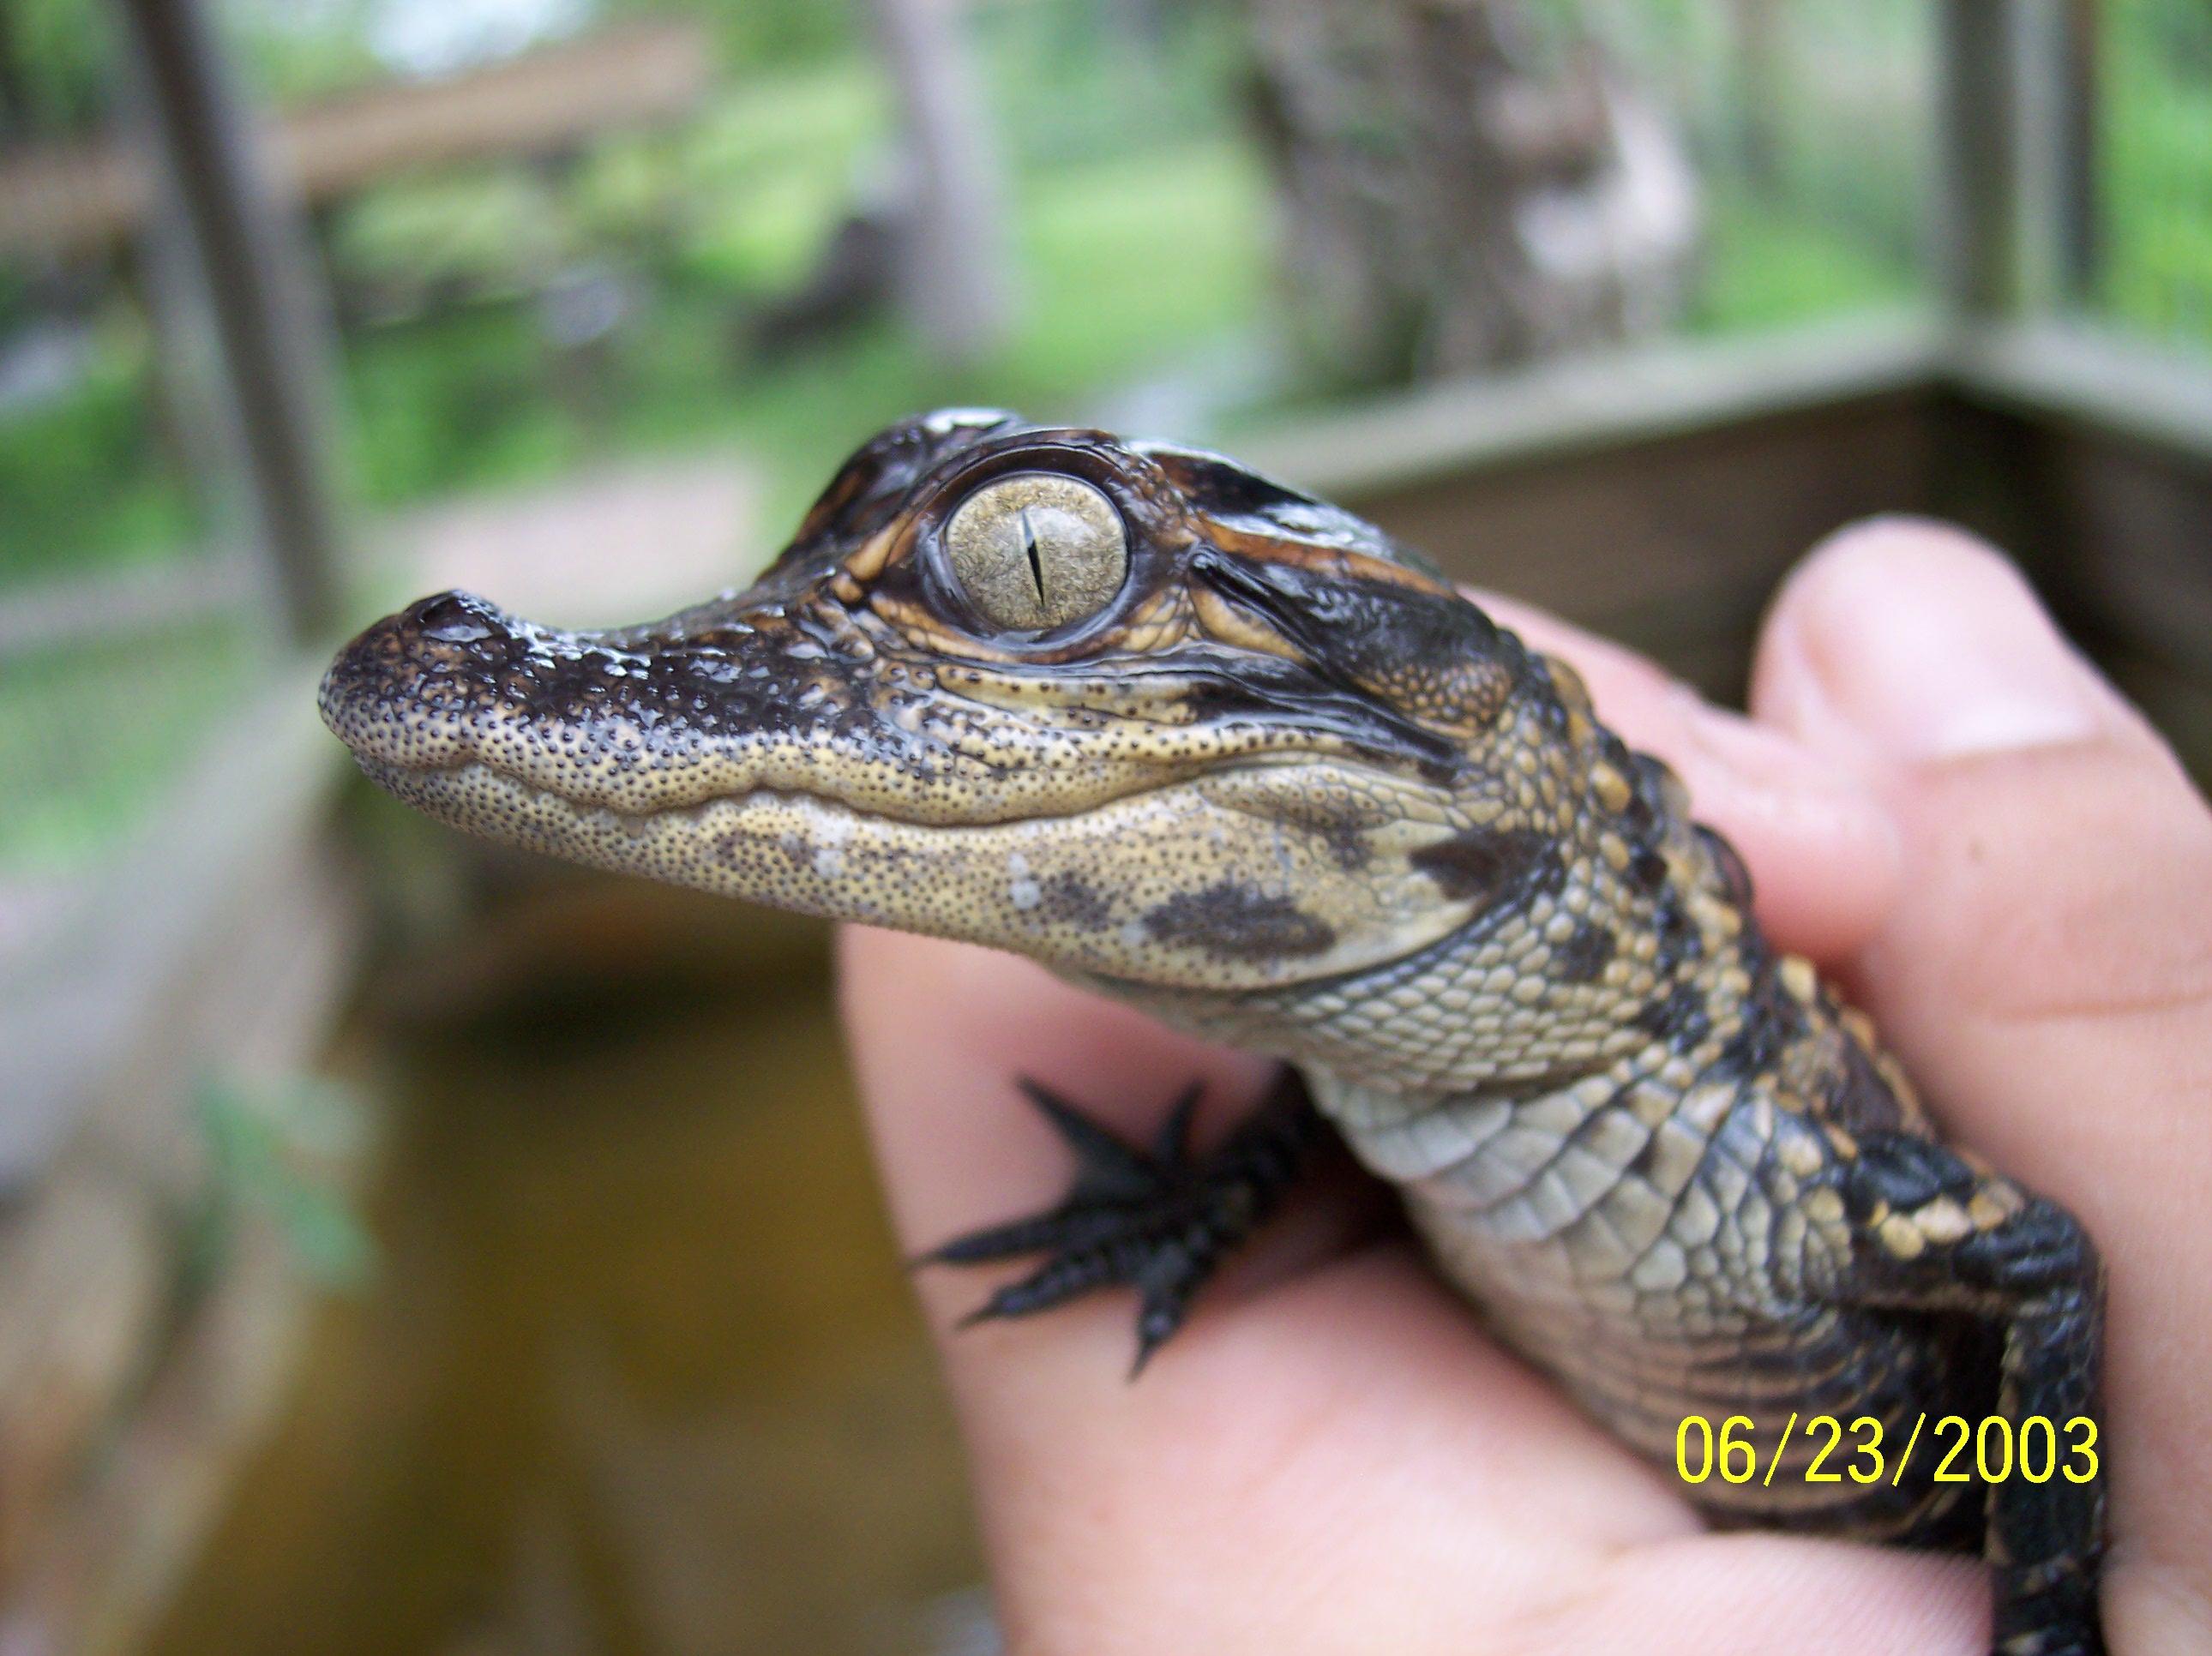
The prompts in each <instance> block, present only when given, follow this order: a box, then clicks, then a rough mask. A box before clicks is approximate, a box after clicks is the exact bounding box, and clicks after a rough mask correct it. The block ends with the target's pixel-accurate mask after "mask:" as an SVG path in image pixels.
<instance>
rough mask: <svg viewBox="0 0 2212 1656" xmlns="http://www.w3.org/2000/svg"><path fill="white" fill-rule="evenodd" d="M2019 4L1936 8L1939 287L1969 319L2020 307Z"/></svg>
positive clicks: (2005, 0) (1985, 0)
mask: <svg viewBox="0 0 2212 1656" xmlns="http://www.w3.org/2000/svg"><path fill="white" fill-rule="evenodd" d="M2013 17H2014V12H2013V7H2012V3H2011V0H1938V4H1937V5H1936V76H1937V98H1936V173H1937V178H1936V281H1937V284H1938V286H1939V288H1940V289H1941V291H1942V295H1943V298H1944V300H1945V301H1946V302H1947V303H1948V306H1950V308H1951V310H1952V311H1953V312H1954V314H1955V315H1957V316H1958V317H1959V318H1961V319H1970V318H1971V319H1975V320H1987V319H1990V318H1996V317H2000V316H2005V315H2009V314H2011V313H2012V312H2014V311H2015V309H2017V308H2018V305H2019V300H2020V290H2021V283H2020V268H2019V259H2018V252H2019V233H2018V226H2019V222H2020V218H2019V201H2018V190H2019V185H2020V167H2019V155H2018V149H2017V140H2018V136H2019V124H2018V121H2017V119H2016V118H2015V95H2014V94H2015V89H2016V88H2015V73H2014V69H2015V65H2014V60H2013V45H2012V42H2013V38H2014V31H2013V27H2012V23H2013Z"/></svg>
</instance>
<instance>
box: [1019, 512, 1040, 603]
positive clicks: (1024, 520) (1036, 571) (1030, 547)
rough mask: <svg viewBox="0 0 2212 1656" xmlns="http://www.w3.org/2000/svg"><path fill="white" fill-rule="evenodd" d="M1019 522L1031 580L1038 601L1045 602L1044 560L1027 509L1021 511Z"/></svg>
mask: <svg viewBox="0 0 2212 1656" xmlns="http://www.w3.org/2000/svg"><path fill="white" fill-rule="evenodd" d="M1018 522H1019V523H1020V524H1021V526H1022V551H1023V553H1024V555H1026V556H1027V557H1028V558H1029V561H1030V579H1031V580H1032V581H1034V582H1036V591H1037V601H1038V602H1039V603H1042V602H1043V601H1044V560H1043V559H1042V558H1041V557H1039V556H1038V555H1037V540H1036V530H1034V529H1032V528H1031V527H1030V513H1029V508H1028V507H1023V508H1022V510H1021V513H1020V514H1019V517H1018Z"/></svg>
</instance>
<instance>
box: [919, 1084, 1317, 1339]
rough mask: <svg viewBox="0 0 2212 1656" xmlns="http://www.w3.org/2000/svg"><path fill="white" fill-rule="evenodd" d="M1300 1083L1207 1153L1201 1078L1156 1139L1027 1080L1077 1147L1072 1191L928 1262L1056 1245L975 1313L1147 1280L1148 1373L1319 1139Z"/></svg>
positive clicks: (1141, 1321)
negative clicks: (1200, 1122)
mask: <svg viewBox="0 0 2212 1656" xmlns="http://www.w3.org/2000/svg"><path fill="white" fill-rule="evenodd" d="M1285 1074H1286V1083H1287V1084H1286V1085H1285V1086H1284V1087H1281V1088H1279V1089H1277V1090H1276V1091H1275V1092H1274V1093H1273V1094H1272V1095H1270V1096H1269V1098H1268V1100H1267V1102H1266V1103H1265V1104H1263V1105H1262V1106H1261V1107H1260V1109H1259V1110H1258V1111H1256V1112H1255V1113H1254V1114H1253V1116H1252V1117H1251V1119H1249V1120H1247V1121H1245V1122H1244V1123H1243V1125H1240V1126H1239V1127H1238V1128H1237V1130H1236V1131H1234V1132H1233V1133H1231V1135H1230V1137H1228V1139H1227V1140H1225V1142H1224V1143H1222V1145H1221V1146H1220V1148H1219V1149H1216V1150H1214V1151H1213V1152H1212V1153H1211V1154H1210V1155H1208V1156H1204V1157H1202V1158H1198V1159H1194V1158H1193V1157H1192V1156H1191V1154H1190V1125H1191V1121H1192V1119H1193V1117H1194V1114H1195V1113H1196V1111H1197V1108H1198V1101H1199V1095H1200V1088H1199V1087H1198V1086H1197V1085H1195V1084H1194V1085H1192V1086H1190V1087H1188V1088H1187V1089H1184V1091H1183V1092H1182V1095H1180V1096H1179V1097H1177V1098H1176V1101H1175V1102H1174V1104H1172V1105H1171V1106H1170V1107H1169V1109H1168V1112H1167V1114H1166V1116H1165V1118H1164V1119H1163V1120H1162V1122H1161V1124H1160V1126H1159V1129H1158V1131H1157V1132H1156V1133H1155V1134H1154V1135H1153V1137H1152V1148H1151V1149H1149V1150H1147V1149H1141V1148H1139V1146H1137V1145H1135V1144H1133V1143H1128V1142H1127V1140H1125V1139H1123V1138H1121V1137H1119V1136H1118V1135H1116V1134H1115V1133H1113V1132H1110V1131H1108V1130H1107V1129H1106V1128H1104V1127H1102V1126H1100V1125H1098V1124H1097V1122H1096V1121H1093V1120H1092V1119H1091V1118H1090V1117H1089V1116H1087V1115H1085V1113H1083V1112H1082V1111H1080V1110H1079V1109H1078V1108H1077V1107H1075V1106H1074V1105H1073V1104H1071V1103H1069V1102H1068V1101H1066V1099H1064V1098H1061V1097H1060V1095H1058V1094H1056V1093H1054V1092H1052V1091H1051V1090H1050V1089H1048V1088H1045V1087H1042V1086H1040V1085H1039V1084H1037V1083H1036V1082H1033V1081H1028V1080H1024V1081H1023V1082H1022V1083H1020V1085H1021V1089H1022V1091H1023V1092H1024V1094H1025V1095H1027V1096H1028V1097H1029V1099H1030V1102H1032V1103H1033V1104H1035V1105H1036V1107H1037V1109H1038V1111H1039V1112H1040V1113H1042V1115H1043V1116H1044V1118H1045V1119H1046V1120H1047V1121H1048V1122H1050V1123H1051V1124H1052V1125H1053V1128H1054V1131H1056V1132H1058V1133H1059V1135H1060V1137H1061V1139H1062V1140H1063V1141H1065V1142H1066V1144H1067V1146H1068V1148H1069V1149H1070V1150H1071V1151H1072V1152H1073V1154H1074V1156H1075V1163H1076V1166H1075V1174H1074V1176H1073V1179H1072V1180H1070V1182H1069V1185H1068V1188H1067V1192H1066V1195H1065V1196H1063V1197H1062V1198H1061V1199H1060V1201H1059V1202H1058V1203H1057V1204H1054V1206H1052V1207H1050V1208H1048V1209H1046V1210H1044V1211H1042V1213H1037V1214H1032V1215H1030V1216H1025V1217H1023V1218H1018V1219H1014V1220H1011V1221H1009V1222H1006V1223H1004V1224H999V1225H992V1226H988V1227H987V1228H983V1229H981V1230H977V1231H972V1232H970V1233H969V1234H966V1235H964V1236H956V1237H953V1238H952V1239H951V1240H949V1241H946V1242H945V1243H943V1244H941V1245H940V1246H939V1247H935V1248H933V1249H932V1250H930V1251H929V1252H928V1253H925V1254H923V1255H922V1256H921V1259H918V1260H917V1261H916V1263H917V1264H920V1265H981V1264H985V1263H987V1262H990V1261H994V1260H999V1259H1012V1258H1014V1257H1016V1256H1017V1255H1020V1254H1025V1253H1042V1254H1044V1255H1046V1256H1047V1257H1046V1259H1045V1261H1044V1263H1043V1264H1042V1265H1040V1266H1039V1267H1038V1268H1037V1269H1036V1271H1032V1272H1031V1273H1030V1275H1028V1276H1027V1277H1023V1278H1021V1279H1020V1280H1019V1281H1018V1282H1012V1283H1006V1284H1005V1285H1003V1286H1002V1287H1000V1289H997V1290H996V1291H995V1292H994V1293H993V1294H992V1295H991V1296H990V1298H988V1299H987V1300H986V1301H984V1302H983V1303H982V1304H981V1305H980V1306H978V1307H976V1308H975V1310H974V1311H972V1312H970V1313H969V1314H968V1315H967V1316H966V1317H964V1318H963V1319H961V1326H962V1327H963V1328H965V1327H969V1326H971V1325H974V1324H975V1323H979V1322H991V1321H996V1320H998V1319H1002V1318H1008V1317H1026V1316H1030V1315H1032V1314H1034V1313H1037V1312H1040V1311H1046V1310H1049V1309H1050V1308H1051V1307H1054V1306H1056V1305H1060V1304H1063V1303H1065V1302H1066V1301H1069V1300H1072V1299H1074V1298H1076V1297H1077V1296H1078V1295H1083V1294H1087V1293H1089V1292H1091V1290H1092V1289H1098V1288H1106V1287H1113V1286H1122V1285H1131V1284H1133V1285H1134V1286H1135V1287H1136V1288H1137V1289H1138V1290H1139V1309H1138V1314H1137V1353H1136V1361H1135V1362H1134V1364H1133V1366H1132V1368H1131V1369H1130V1371H1129V1372H1130V1375H1131V1377H1132V1378H1134V1377H1135V1375H1136V1374H1139V1372H1141V1371H1142V1369H1143V1368H1144V1367H1145V1365H1146V1363H1147V1362H1150V1361H1151V1359H1152V1354H1153V1353H1154V1352H1155V1351H1157V1350H1159V1348H1160V1347H1161V1345H1162V1344H1164V1343H1165V1342H1166V1341H1167V1340H1168V1339H1169V1338H1170V1337H1172V1336H1173V1335H1174V1333H1175V1332H1176V1330H1177V1329H1178V1328H1180V1327H1182V1323H1183V1319H1184V1317H1185V1315H1186V1314H1187V1313H1188V1311H1189V1308H1190V1302H1191V1300H1192V1297H1193V1296H1194V1295H1195V1294H1196V1293H1197V1291H1198V1290H1199V1289H1200V1287H1201V1286H1203V1285H1204V1283H1205V1282H1206V1278H1207V1277H1211V1276H1212V1274H1213V1271H1214V1269H1215V1267H1216V1266H1218V1265H1219V1264H1220V1263H1221V1261H1222V1260H1223V1259H1225V1258H1226V1257H1227V1256H1228V1255H1229V1253H1231V1252H1232V1251H1233V1250H1234V1249H1235V1248H1236V1247H1237V1245H1238V1244H1239V1243H1241V1242H1242V1241H1243V1240H1244V1239H1245V1237H1247V1236H1248V1235H1249V1234H1251V1233H1252V1232H1253V1231H1254V1230H1255V1229H1256V1228H1258V1226H1259V1224H1260V1222H1261V1221H1262V1220H1263V1219H1265V1218H1266V1217H1267V1214H1268V1213H1269V1212H1270V1211H1271V1210H1273V1206H1274V1204H1275V1203H1276V1201H1277V1200H1278V1199H1279V1198H1280V1196H1281V1194H1282V1192H1284V1191H1285V1189H1287V1188H1288V1187H1289V1186H1290V1185H1291V1182H1292V1180H1294V1178H1295V1177H1296V1175H1297V1172H1298V1170H1299V1168H1300V1166H1301V1164H1302V1163H1303V1162H1304V1159H1305V1155H1304V1153H1305V1151H1306V1150H1307V1149H1309V1148H1310V1146H1311V1145H1312V1143H1313V1142H1314V1140H1315V1138H1316V1137H1317V1134H1316V1124H1317V1121H1318V1118H1317V1117H1316V1115H1315V1114H1314V1111H1313V1106H1312V1104H1311V1103H1310V1101H1307V1099H1306V1097H1305V1094H1304V1089H1303V1088H1301V1087H1299V1086H1298V1085H1297V1083H1296V1081H1295V1079H1294V1078H1290V1077H1288V1076H1287V1072H1285Z"/></svg>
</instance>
